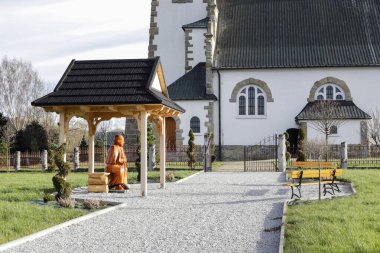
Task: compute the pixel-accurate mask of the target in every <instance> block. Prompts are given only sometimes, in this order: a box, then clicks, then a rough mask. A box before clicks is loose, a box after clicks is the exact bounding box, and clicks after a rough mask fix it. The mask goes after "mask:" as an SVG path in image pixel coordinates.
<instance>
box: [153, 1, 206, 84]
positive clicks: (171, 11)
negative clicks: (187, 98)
mask: <svg viewBox="0 0 380 253" xmlns="http://www.w3.org/2000/svg"><path fill="white" fill-rule="evenodd" d="M206 16H207V12H206V3H203V1H200V0H196V1H193V3H172V1H171V0H160V1H159V5H158V6H157V18H156V22H157V27H158V30H159V31H158V34H157V35H156V36H155V38H154V45H157V51H156V52H155V56H160V57H161V63H162V65H163V70H164V73H165V80H166V83H167V84H171V83H173V82H174V81H175V80H177V79H178V78H179V77H181V76H182V75H183V74H185V35H184V31H183V30H182V26H183V25H186V24H189V23H192V22H195V21H198V20H200V19H203V18H205V17H206Z"/></svg>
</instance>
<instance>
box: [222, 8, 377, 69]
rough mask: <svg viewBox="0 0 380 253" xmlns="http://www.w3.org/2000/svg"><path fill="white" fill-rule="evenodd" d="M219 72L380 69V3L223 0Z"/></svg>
mask: <svg viewBox="0 0 380 253" xmlns="http://www.w3.org/2000/svg"><path fill="white" fill-rule="evenodd" d="M218 8H219V10H220V12H219V21H218V22H219V23H218V33H217V44H216V50H215V52H216V61H215V67H216V68H289V67H319V66H321V67H322V66H323V67H328V66H329V67H331V66H374V65H380V1H378V0H291V1H286V0H218Z"/></svg>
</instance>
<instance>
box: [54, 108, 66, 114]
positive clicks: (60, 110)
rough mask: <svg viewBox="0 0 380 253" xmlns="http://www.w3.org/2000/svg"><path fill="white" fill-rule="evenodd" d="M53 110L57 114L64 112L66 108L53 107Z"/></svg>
mask: <svg viewBox="0 0 380 253" xmlns="http://www.w3.org/2000/svg"><path fill="white" fill-rule="evenodd" d="M53 110H54V111H55V112H57V113H60V112H64V111H65V108H64V107H63V106H53Z"/></svg>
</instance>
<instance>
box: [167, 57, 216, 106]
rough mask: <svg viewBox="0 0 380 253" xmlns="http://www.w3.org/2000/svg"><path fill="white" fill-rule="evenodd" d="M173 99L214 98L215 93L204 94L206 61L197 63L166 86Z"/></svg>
mask: <svg viewBox="0 0 380 253" xmlns="http://www.w3.org/2000/svg"><path fill="white" fill-rule="evenodd" d="M168 92H169V96H170V98H171V99H173V100H216V97H215V95H209V94H206V63H204V62H200V63H198V64H197V65H196V66H195V67H194V68H193V69H192V70H190V71H189V72H187V73H186V74H185V75H183V76H182V77H180V78H179V79H177V80H176V81H175V82H174V83H172V84H171V85H169V86H168Z"/></svg>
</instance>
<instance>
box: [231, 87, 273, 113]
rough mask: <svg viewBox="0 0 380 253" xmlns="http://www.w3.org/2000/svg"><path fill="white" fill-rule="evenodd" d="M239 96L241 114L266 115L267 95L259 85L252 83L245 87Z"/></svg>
mask: <svg viewBox="0 0 380 253" xmlns="http://www.w3.org/2000/svg"><path fill="white" fill-rule="evenodd" d="M238 97H239V105H238V106H239V108H238V111H239V115H242V116H244V115H247V116H256V115H258V116H264V115H265V112H266V110H265V109H266V108H265V107H266V95H265V93H264V92H263V90H261V89H260V88H258V87H257V86H254V85H250V86H248V87H244V88H243V89H242V90H241V91H240V93H238Z"/></svg>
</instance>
